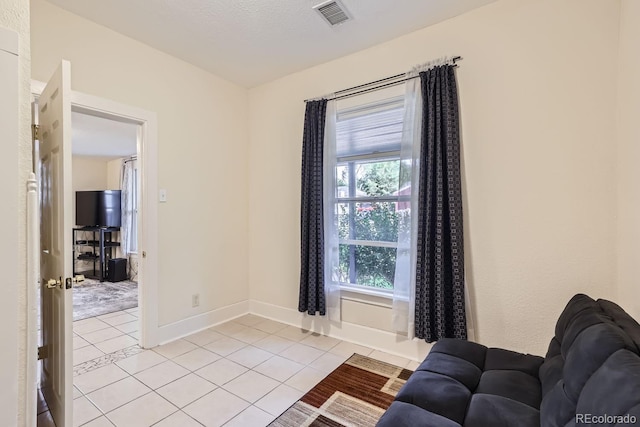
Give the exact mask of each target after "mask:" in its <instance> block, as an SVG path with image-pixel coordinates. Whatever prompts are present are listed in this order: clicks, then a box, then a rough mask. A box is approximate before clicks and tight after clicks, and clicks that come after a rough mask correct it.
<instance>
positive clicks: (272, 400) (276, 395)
mask: <svg viewBox="0 0 640 427" xmlns="http://www.w3.org/2000/svg"><path fill="white" fill-rule="evenodd" d="M304 394H305V392H304V391H300V390H298V389H296V388H293V387H291V386H288V385H286V384H282V385H279V386H278V387H276V388H274V389H273V390H271V391H270V392H269V393H267V395H266V396H264V397H263V398H261V399H260V400H258V401H257V402H256V403H254V405H256V406H257V407H258V408H260V409H263V410H265V411H267V412H268V413H270V414H271V415H274V416H278V415H280V414H281V413H283V412H284V411H286V410H287V408H288V407H289V406H291V405H293V404H294V403H296V402H297V401H298V400H299V399H300V398H301V397H302V396H304Z"/></svg>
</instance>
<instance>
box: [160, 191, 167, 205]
mask: <svg viewBox="0 0 640 427" xmlns="http://www.w3.org/2000/svg"><path fill="white" fill-rule="evenodd" d="M158 199H159V200H160V203H166V202H167V190H165V189H162V190H160V191H159V193H158Z"/></svg>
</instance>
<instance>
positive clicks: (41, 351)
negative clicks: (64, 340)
mask: <svg viewBox="0 0 640 427" xmlns="http://www.w3.org/2000/svg"><path fill="white" fill-rule="evenodd" d="M47 357H49V347H48V346H44V345H43V346H42V347H38V360H42V359H46V358H47Z"/></svg>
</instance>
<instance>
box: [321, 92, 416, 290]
mask: <svg viewBox="0 0 640 427" xmlns="http://www.w3.org/2000/svg"><path fill="white" fill-rule="evenodd" d="M400 100H402V102H403V103H404V98H403V97H394V98H387V99H384V100H380V101H378V102H374V103H370V104H366V105H361V106H356V107H352V108H348V109H344V110H342V111H338V122H339V121H340V119H339V117H340V115H342V114H345V115H349V116H353V115H354V114H355V115H356V117H357V116H358V115H359V114H358V113H360V112H362V115H367V113H366V111H367V110H373V111H371V112H370V113H368V114H374V113H376V112H379V111H384V110H391V109H394V108H397V107H398V105H399V104H400V102H399V101H400ZM402 111H403V114H402V121H404V106H403V107H402ZM383 161H397V162H400V161H401V152H400V150H399V149H395V150H388V151H382V150H381V151H371V152H365V153H362V152H360V153H358V154H354V155H342V156H336V159H335V168H336V169H335V170H334V177H333V180H334V190H335V192H336V194H335V195H334V198H333V203H334V212H336V215H339V213H338V209H339V207H338V206H339V205H341V204H355V203H367V202H389V203H395V204H396V206H397V204H398V203H399V202H403V201H406V202H408V201H410V200H411V196H408V195H400V194H396V195H385V196H357V195H355V194H356V190H357V183H356V181H355V179H350V180H349V181H350V182H349V187H350V188H349V194H353V195H354V196H348V197H339V192H338V191H337V189H338V176H337V173H336V171H337V170H338V168H339V167H344V166H347V167H349V166H348V165H349V163H352V164H353V165H354V166H355V165H357V164H362V163H377V162H383ZM399 185H400V183H399ZM351 187H353V188H351ZM399 190H400V188H398V190H396V192H398V191H399ZM349 215H351V213H349ZM350 227H351V224H350ZM340 245H349V246H354V247H358V246H360V247H378V248H393V249H397V247H398V242H397V240H396V241H395V242H390V241H375V240H363V239H357V238H353V239H352V238H348V239H342V238H338V246H340ZM339 262H340V261H339V260H338V263H339ZM338 268H339V267H338ZM338 285H339V287H340V290H341V291H346V292H349V293H355V294H364V295H370V296H375V297H382V298H392V297H393V293H394V287H391V288H379V287H375V286H371V285H367V284H358V283H351V282H344V281H339V282H338ZM392 285H394V286H395V284H394V283H392Z"/></svg>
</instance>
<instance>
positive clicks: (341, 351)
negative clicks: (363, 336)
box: [329, 341, 373, 357]
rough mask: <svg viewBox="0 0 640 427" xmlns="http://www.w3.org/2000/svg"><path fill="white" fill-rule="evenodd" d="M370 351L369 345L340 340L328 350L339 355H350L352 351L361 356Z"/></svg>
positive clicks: (366, 354) (368, 353)
mask: <svg viewBox="0 0 640 427" xmlns="http://www.w3.org/2000/svg"><path fill="white" fill-rule="evenodd" d="M372 351H373V349H371V348H369V347H365V346H363V345H358V344H353V343H350V342H347V341H342V342H340V343H339V344H337V345H336V346H335V347H333V348H332V349H331V350H329V353H333V354H337V355H339V356H345V357H351V356H352V355H353V354H354V353H356V354H360V355H362V356H368V355H370V354H371V352H372Z"/></svg>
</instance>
